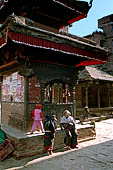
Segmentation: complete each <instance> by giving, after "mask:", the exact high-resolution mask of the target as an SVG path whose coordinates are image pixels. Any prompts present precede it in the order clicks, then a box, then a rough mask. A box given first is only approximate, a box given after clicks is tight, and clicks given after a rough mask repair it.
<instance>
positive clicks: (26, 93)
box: [24, 76, 29, 131]
mask: <svg viewBox="0 0 113 170" xmlns="http://www.w3.org/2000/svg"><path fill="white" fill-rule="evenodd" d="M24 82H25V84H24V128H25V131H27V128H28V111H29V78H28V76H25V77H24Z"/></svg>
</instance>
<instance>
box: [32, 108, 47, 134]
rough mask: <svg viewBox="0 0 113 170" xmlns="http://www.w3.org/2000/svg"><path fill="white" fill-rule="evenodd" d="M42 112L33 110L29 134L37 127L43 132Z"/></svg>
mask: <svg viewBox="0 0 113 170" xmlns="http://www.w3.org/2000/svg"><path fill="white" fill-rule="evenodd" d="M41 113H42V111H41V110H40V109H35V110H34V122H33V125H32V129H31V132H34V131H35V129H36V128H37V126H38V127H39V128H40V130H41V131H44V128H43V123H42V118H41Z"/></svg>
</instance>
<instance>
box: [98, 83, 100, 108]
mask: <svg viewBox="0 0 113 170" xmlns="http://www.w3.org/2000/svg"><path fill="white" fill-rule="evenodd" d="M98 108H100V85H99V86H98Z"/></svg>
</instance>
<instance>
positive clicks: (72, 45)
mask: <svg viewBox="0 0 113 170" xmlns="http://www.w3.org/2000/svg"><path fill="white" fill-rule="evenodd" d="M14 44H15V46H16V45H17V46H18V45H19V46H21V47H22V46H24V50H25V49H26V52H25V53H26V54H25V55H26V56H31V58H34V59H35V60H36V59H37V58H38V60H39V61H42V62H52V63H57V64H58V63H59V64H64V65H68V66H73V67H78V66H82V65H83V66H86V65H93V64H101V63H105V62H107V61H108V55H109V53H108V50H106V49H104V48H101V47H100V46H98V45H97V44H96V43H94V42H91V41H90V40H87V39H83V38H80V37H76V36H71V35H69V34H65V35H62V34H56V33H53V32H49V31H46V30H42V29H39V28H37V27H35V26H34V22H33V21H31V20H28V19H26V18H24V17H18V16H15V15H11V16H9V17H8V18H7V20H6V21H5V22H4V24H3V25H2V27H1V28H0V47H1V50H0V51H2V49H4V48H6V47H7V48H8V49H9V48H11V46H12V45H14ZM19 48H20V47H19ZM11 50H12V49H11ZM13 50H14V49H13ZM4 51H6V49H4ZM13 53H14V52H13ZM37 53H38V55H37ZM2 54H3V52H1V56H2ZM45 54H46V55H45ZM39 55H40V57H39ZM1 58H2V57H1ZM7 60H8V59H7ZM1 63H2V62H1V61H0V65H2V64H1Z"/></svg>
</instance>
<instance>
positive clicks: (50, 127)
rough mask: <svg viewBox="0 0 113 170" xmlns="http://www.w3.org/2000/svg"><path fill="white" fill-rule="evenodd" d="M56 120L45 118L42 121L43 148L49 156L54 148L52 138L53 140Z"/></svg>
mask: <svg viewBox="0 0 113 170" xmlns="http://www.w3.org/2000/svg"><path fill="white" fill-rule="evenodd" d="M56 127H57V126H56V120H55V119H54V117H53V116H45V121H44V130H45V135H44V148H45V150H46V152H47V153H48V154H49V155H51V154H52V150H53V146H54V138H55V131H56Z"/></svg>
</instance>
